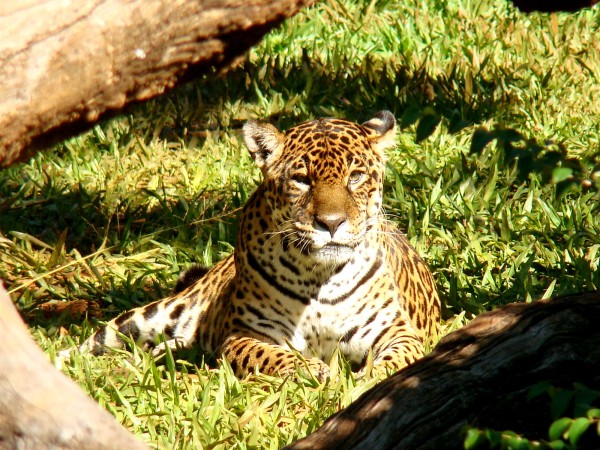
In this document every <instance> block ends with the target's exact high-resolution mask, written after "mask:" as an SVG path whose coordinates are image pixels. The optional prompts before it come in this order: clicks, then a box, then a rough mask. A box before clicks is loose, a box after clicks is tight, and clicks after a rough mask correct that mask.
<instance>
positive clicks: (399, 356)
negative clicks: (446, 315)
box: [81, 111, 440, 378]
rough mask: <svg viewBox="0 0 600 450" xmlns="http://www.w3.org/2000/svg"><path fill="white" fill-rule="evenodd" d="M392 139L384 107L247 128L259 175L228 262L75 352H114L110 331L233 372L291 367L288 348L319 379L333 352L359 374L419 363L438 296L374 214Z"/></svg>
mask: <svg viewBox="0 0 600 450" xmlns="http://www.w3.org/2000/svg"><path fill="white" fill-rule="evenodd" d="M394 136H395V119H394V117H393V115H392V114H391V113H390V112H387V111H382V112H380V113H378V114H377V115H376V116H375V118H373V119H371V120H370V121H368V122H366V123H364V124H362V125H358V124H355V123H352V122H348V121H345V120H340V119H319V120H314V121H311V122H306V123H303V124H300V125H298V126H296V127H293V128H291V129H290V130H288V131H287V132H286V133H281V132H280V131H278V130H277V129H276V128H275V127H274V126H272V125H269V124H264V123H259V122H254V121H251V122H248V123H247V124H246V125H245V126H244V139H245V142H246V145H247V147H248V149H249V150H250V153H251V154H252V156H253V158H254V160H255V162H256V164H257V165H258V166H259V167H260V169H261V171H262V173H263V175H264V181H263V182H262V184H261V185H260V186H259V187H258V189H257V190H256V192H255V193H254V195H252V197H251V198H250V200H249V201H248V203H247V204H246V206H245V207H244V210H243V212H242V215H241V223H240V231H239V239H238V245H237V246H236V248H235V251H234V254H233V255H231V256H230V257H228V258H226V259H225V260H223V261H221V262H220V263H218V264H217V265H216V266H214V267H213V268H212V269H210V271H208V272H207V273H204V270H201V269H198V270H197V271H196V270H194V271H193V273H192V274H191V275H190V276H189V277H188V279H187V281H186V277H184V278H183V280H184V281H183V282H182V284H181V285H180V287H179V290H178V291H177V292H176V293H174V294H173V295H172V296H170V297H167V298H165V299H162V300H158V301H155V302H153V303H150V304H148V305H146V306H143V307H140V308H136V309H133V310H131V311H128V312H126V313H124V314H122V315H121V316H119V317H117V318H116V319H114V320H113V321H111V322H109V323H108V324H107V325H106V326H105V327H102V328H101V329H99V330H98V331H97V332H96V333H95V334H94V335H93V336H92V337H91V338H90V339H88V340H87V341H86V342H85V343H84V344H83V345H82V346H81V350H87V351H92V352H93V353H95V354H98V353H102V352H103V351H104V350H105V349H106V348H108V347H122V346H123V339H122V336H121V335H128V336H131V337H132V338H133V339H134V340H135V341H137V342H138V343H140V344H141V345H144V346H147V347H150V348H153V349H154V352H155V353H160V352H161V351H164V346H165V345H168V346H169V347H170V348H172V349H176V348H179V347H183V348H189V347H191V346H200V347H201V348H202V349H203V350H204V351H206V352H211V353H215V354H217V355H219V356H220V355H222V356H223V357H224V358H225V359H226V360H227V361H229V363H230V364H231V367H232V368H233V369H234V371H235V372H236V374H238V375H242V374H244V373H247V372H251V371H254V370H256V369H258V370H259V371H260V372H264V373H269V374H286V373H290V372H292V371H294V370H295V369H296V368H297V366H298V364H297V363H298V358H297V357H296V356H295V352H297V353H300V354H301V355H303V356H304V357H305V359H306V361H307V362H308V365H309V367H310V368H311V370H312V371H313V372H314V373H315V374H316V375H317V376H319V377H320V378H323V377H325V376H327V374H328V373H329V367H328V366H327V364H326V363H325V361H328V360H329V359H330V358H331V356H332V354H333V352H334V351H335V349H336V348H339V349H340V351H341V352H342V353H343V354H344V355H345V356H346V357H347V358H348V359H349V361H350V362H351V363H352V364H353V365H354V366H355V367H357V368H359V367H362V366H364V364H365V361H366V360H367V355H368V354H369V353H370V352H371V354H372V355H373V364H374V367H375V368H376V369H385V368H388V367H389V368H391V369H398V368H401V367H403V366H405V365H407V364H410V363H412V362H413V361H415V360H416V359H418V358H420V357H421V356H422V355H423V351H424V342H426V341H427V340H428V339H429V338H431V337H432V336H433V335H435V334H436V332H437V330H438V326H439V320H440V300H439V297H438V294H437V291H436V288H435V284H434V281H433V278H432V276H431V273H430V271H429V269H428V268H427V266H426V265H425V263H424V262H423V261H422V260H421V258H420V257H419V256H418V255H417V253H416V252H415V250H414V249H413V248H412V247H411V246H410V244H409V243H408V241H407V240H406V238H405V237H404V235H403V234H402V233H400V232H399V231H398V229H397V228H396V227H395V226H394V225H393V224H391V223H390V222H388V221H386V220H385V219H384V216H383V213H382V189H383V177H384V169H385V155H384V150H385V149H386V148H388V147H390V146H393V145H394ZM161 335H164V336H166V339H167V340H166V342H163V343H161V344H158V345H156V343H157V340H158V339H159V337H160V336H161Z"/></svg>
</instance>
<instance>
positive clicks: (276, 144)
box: [244, 120, 284, 173]
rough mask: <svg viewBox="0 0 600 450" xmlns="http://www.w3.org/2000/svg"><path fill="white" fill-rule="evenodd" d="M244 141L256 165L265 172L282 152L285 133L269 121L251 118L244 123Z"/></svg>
mask: <svg viewBox="0 0 600 450" xmlns="http://www.w3.org/2000/svg"><path fill="white" fill-rule="evenodd" d="M244 141H245V142H246V147H248V150H249V151H250V154H251V155H252V158H254V161H256V165H257V166H258V167H259V168H260V170H261V171H262V172H263V173H265V172H266V170H267V166H268V165H269V164H270V163H271V162H272V161H274V160H275V159H277V158H278V157H279V155H280V154H281V151H282V149H283V141H284V135H283V133H281V132H280V131H279V130H278V129H277V128H275V127H274V126H273V125H271V124H269V123H262V122H257V121H255V120H250V121H248V122H246V123H245V124H244Z"/></svg>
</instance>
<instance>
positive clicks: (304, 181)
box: [290, 173, 310, 187]
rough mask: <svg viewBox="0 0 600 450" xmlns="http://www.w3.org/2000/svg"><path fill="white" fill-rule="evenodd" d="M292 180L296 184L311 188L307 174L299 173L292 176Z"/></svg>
mask: <svg viewBox="0 0 600 450" xmlns="http://www.w3.org/2000/svg"><path fill="white" fill-rule="evenodd" d="M290 178H291V180H292V181H293V182H294V183H296V184H299V185H301V186H303V187H304V186H310V178H309V177H308V175H307V174H305V173H297V174H294V175H292V176H291V177H290Z"/></svg>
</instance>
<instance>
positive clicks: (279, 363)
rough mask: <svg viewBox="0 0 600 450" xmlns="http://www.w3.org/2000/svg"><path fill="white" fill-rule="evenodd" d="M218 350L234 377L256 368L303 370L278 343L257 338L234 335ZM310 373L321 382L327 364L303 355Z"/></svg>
mask: <svg viewBox="0 0 600 450" xmlns="http://www.w3.org/2000/svg"><path fill="white" fill-rule="evenodd" d="M221 353H222V354H223V356H224V357H225V359H226V360H227V362H229V364H230V365H231V368H232V369H233V371H234V373H235V374H236V375H237V376H242V375H245V374H247V373H252V372H253V371H254V370H255V369H258V371H259V372H261V373H264V374H268V375H275V374H277V375H282V376H284V375H288V374H291V373H295V372H296V369H297V368H300V369H302V367H303V365H304V362H303V361H300V359H298V357H297V356H296V355H295V354H294V353H293V352H292V351H290V350H288V349H287V348H285V347H282V346H281V345H277V344H269V343H266V342H263V341H260V340H258V339H255V338H252V337H248V336H243V335H239V334H234V335H231V336H229V337H228V338H227V339H225V341H224V342H223V345H222V346H221ZM305 361H306V364H307V365H308V368H309V370H310V372H311V373H312V374H313V375H314V376H315V377H316V378H317V379H318V380H319V381H324V380H325V379H326V378H327V377H328V376H329V374H330V371H329V366H328V365H327V364H325V363H324V362H323V361H321V360H320V359H318V358H306V359H305Z"/></svg>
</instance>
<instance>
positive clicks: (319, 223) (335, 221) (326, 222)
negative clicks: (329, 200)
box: [313, 212, 348, 237]
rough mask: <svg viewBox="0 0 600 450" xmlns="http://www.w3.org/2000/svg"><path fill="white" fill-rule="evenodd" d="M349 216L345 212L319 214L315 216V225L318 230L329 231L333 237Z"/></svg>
mask: <svg viewBox="0 0 600 450" xmlns="http://www.w3.org/2000/svg"><path fill="white" fill-rule="evenodd" d="M346 220H348V216H346V214H344V213H341V212H339V213H332V214H319V215H317V216H316V217H315V220H314V225H313V226H314V227H315V229H316V230H320V231H329V234H330V235H331V237H333V235H334V234H335V232H336V231H337V229H338V228H339V227H340V225H342V224H343V223H344V222H345V221H346Z"/></svg>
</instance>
